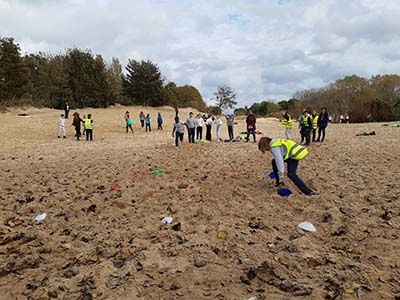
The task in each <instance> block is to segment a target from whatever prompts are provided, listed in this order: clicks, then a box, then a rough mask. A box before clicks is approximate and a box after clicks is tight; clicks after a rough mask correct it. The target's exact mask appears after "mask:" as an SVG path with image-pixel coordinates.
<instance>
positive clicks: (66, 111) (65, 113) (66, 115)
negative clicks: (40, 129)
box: [64, 109, 69, 119]
mask: <svg viewBox="0 0 400 300" xmlns="http://www.w3.org/2000/svg"><path fill="white" fill-rule="evenodd" d="M68 114H69V110H66V109H65V110H64V116H65V118H66V119H68Z"/></svg>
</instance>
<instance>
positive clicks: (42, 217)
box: [35, 213, 47, 222]
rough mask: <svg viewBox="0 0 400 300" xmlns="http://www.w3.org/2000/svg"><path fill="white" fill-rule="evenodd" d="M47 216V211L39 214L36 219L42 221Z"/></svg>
mask: <svg viewBox="0 0 400 300" xmlns="http://www.w3.org/2000/svg"><path fill="white" fill-rule="evenodd" d="M46 217H47V215H46V213H42V214H38V215H37V216H36V218H35V221H36V222H41V221H43V220H44V219H46Z"/></svg>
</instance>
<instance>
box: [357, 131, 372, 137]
mask: <svg viewBox="0 0 400 300" xmlns="http://www.w3.org/2000/svg"><path fill="white" fill-rule="evenodd" d="M370 135H376V133H375V131H370V132H363V133H357V134H356V136H370Z"/></svg>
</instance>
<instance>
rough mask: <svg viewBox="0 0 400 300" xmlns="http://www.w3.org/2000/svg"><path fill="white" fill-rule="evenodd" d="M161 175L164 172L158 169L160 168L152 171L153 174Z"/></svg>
mask: <svg viewBox="0 0 400 300" xmlns="http://www.w3.org/2000/svg"><path fill="white" fill-rule="evenodd" d="M162 173H165V170H163V169H160V168H157V169H155V170H154V171H153V174H162Z"/></svg>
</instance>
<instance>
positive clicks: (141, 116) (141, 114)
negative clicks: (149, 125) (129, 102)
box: [139, 111, 146, 128]
mask: <svg viewBox="0 0 400 300" xmlns="http://www.w3.org/2000/svg"><path fill="white" fill-rule="evenodd" d="M144 119H146V116H145V114H144V112H142V111H141V112H140V114H139V120H140V125H142V128H144Z"/></svg>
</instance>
